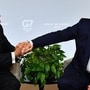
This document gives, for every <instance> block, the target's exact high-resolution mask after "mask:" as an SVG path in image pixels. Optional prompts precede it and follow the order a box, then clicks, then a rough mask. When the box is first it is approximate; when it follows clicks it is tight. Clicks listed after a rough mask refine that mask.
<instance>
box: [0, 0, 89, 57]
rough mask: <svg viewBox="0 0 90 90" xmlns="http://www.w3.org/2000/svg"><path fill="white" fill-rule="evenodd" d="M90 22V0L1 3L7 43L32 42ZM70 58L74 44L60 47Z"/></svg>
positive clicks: (2, 0) (3, 0) (6, 0)
mask: <svg viewBox="0 0 90 90" xmlns="http://www.w3.org/2000/svg"><path fill="white" fill-rule="evenodd" d="M81 18H90V0H0V20H1V23H2V25H3V29H4V33H5V35H6V36H7V38H8V40H9V41H10V42H11V43H12V44H13V45H16V44H17V43H18V42H21V41H26V40H32V39H34V38H36V37H38V36H41V35H43V34H45V33H49V32H53V31H57V30H62V29H64V28H66V27H68V26H72V25H74V24H76V23H77V22H78V21H79V20H80V19H81ZM60 45H62V49H63V50H64V51H65V53H66V56H67V58H71V57H73V55H74V52H75V43H74V40H72V41H68V42H63V43H60Z"/></svg>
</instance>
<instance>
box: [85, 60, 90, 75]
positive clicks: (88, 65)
mask: <svg viewBox="0 0 90 90" xmlns="http://www.w3.org/2000/svg"><path fill="white" fill-rule="evenodd" d="M86 70H87V71H88V72H89V73H90V59H89V61H88V64H87V69H86Z"/></svg>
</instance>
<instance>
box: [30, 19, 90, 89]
mask: <svg viewBox="0 0 90 90" xmlns="http://www.w3.org/2000/svg"><path fill="white" fill-rule="evenodd" d="M73 39H74V40H75V42H76V52H75V56H74V58H73V60H72V62H71V63H70V64H69V65H68V67H67V68H66V69H65V73H64V76H63V77H62V78H60V80H59V82H58V86H59V88H60V90H86V87H87V85H88V84H89V83H90V74H89V73H88V72H87V71H86V67H87V63H88V60H89V57H90V19H84V18H82V19H81V20H80V21H79V22H78V23H77V24H75V25H73V26H72V27H68V28H66V29H64V30H62V31H61V30H59V31H56V32H51V33H49V34H46V35H43V36H41V37H38V38H36V39H33V40H32V41H33V44H34V47H39V46H45V45H49V44H54V43H58V42H63V41H68V40H73Z"/></svg>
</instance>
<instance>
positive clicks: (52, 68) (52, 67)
mask: <svg viewBox="0 0 90 90" xmlns="http://www.w3.org/2000/svg"><path fill="white" fill-rule="evenodd" d="M51 71H52V72H53V73H54V74H56V66H55V65H54V64H52V66H51Z"/></svg>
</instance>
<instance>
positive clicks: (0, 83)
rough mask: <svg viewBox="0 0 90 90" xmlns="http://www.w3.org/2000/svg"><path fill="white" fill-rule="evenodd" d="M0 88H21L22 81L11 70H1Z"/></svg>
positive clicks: (4, 89) (9, 89) (15, 89)
mask: <svg viewBox="0 0 90 90" xmlns="http://www.w3.org/2000/svg"><path fill="white" fill-rule="evenodd" d="M0 90H20V82H19V81H18V80H17V79H16V77H15V76H14V75H13V74H11V72H0Z"/></svg>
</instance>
